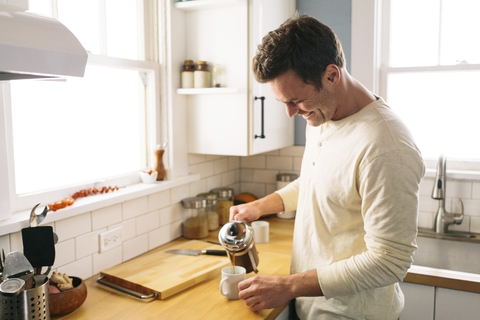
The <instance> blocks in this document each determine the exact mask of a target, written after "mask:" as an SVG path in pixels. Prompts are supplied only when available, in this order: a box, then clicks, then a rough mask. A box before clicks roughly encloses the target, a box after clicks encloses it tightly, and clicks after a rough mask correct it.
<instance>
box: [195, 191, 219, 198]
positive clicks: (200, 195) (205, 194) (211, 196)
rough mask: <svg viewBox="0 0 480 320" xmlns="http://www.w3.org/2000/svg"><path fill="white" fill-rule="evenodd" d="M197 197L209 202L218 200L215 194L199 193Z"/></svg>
mask: <svg viewBox="0 0 480 320" xmlns="http://www.w3.org/2000/svg"><path fill="white" fill-rule="evenodd" d="M197 197H202V198H205V199H207V200H216V199H217V194H216V193H214V192H205V193H199V194H197Z"/></svg>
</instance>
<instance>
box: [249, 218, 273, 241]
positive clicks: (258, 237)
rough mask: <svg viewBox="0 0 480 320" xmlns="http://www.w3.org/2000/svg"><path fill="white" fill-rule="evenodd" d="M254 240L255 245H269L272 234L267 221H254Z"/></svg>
mask: <svg viewBox="0 0 480 320" xmlns="http://www.w3.org/2000/svg"><path fill="white" fill-rule="evenodd" d="M252 228H253V240H254V241H255V243H267V242H268V240H269V234H270V224H269V223H268V222H267V221H253V222H252Z"/></svg>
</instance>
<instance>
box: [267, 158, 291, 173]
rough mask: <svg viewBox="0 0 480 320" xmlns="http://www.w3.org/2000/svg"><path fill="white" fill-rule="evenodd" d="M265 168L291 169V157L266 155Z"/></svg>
mask: <svg viewBox="0 0 480 320" xmlns="http://www.w3.org/2000/svg"><path fill="white" fill-rule="evenodd" d="M267 169H278V170H288V171H291V170H293V158H292V157H277V156H275V157H274V156H268V157H267Z"/></svg>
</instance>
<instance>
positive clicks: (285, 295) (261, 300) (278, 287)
mask: <svg viewBox="0 0 480 320" xmlns="http://www.w3.org/2000/svg"><path fill="white" fill-rule="evenodd" d="M238 289H239V290H240V293H239V297H240V299H243V300H245V304H246V305H247V306H249V307H250V309H252V311H260V310H263V309H270V308H276V307H279V306H281V305H283V304H285V303H287V302H288V301H290V300H292V299H294V298H295V297H294V296H293V295H292V294H291V292H290V290H291V286H290V285H289V282H288V281H287V277H286V276H254V277H252V278H249V279H247V280H244V281H242V282H240V283H239V284H238Z"/></svg>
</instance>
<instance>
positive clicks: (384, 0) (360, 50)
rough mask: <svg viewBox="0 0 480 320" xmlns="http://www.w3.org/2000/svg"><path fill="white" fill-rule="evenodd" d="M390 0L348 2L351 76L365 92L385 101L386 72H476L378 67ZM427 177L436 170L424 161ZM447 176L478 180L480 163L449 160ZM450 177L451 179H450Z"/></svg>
mask: <svg viewBox="0 0 480 320" xmlns="http://www.w3.org/2000/svg"><path fill="white" fill-rule="evenodd" d="M389 8H390V0H355V1H352V59H351V61H352V62H351V64H352V66H351V73H352V76H353V77H355V78H356V79H357V80H359V81H360V82H361V83H362V84H363V85H365V87H366V88H367V89H369V90H370V91H372V92H378V94H379V95H380V96H381V97H383V98H384V99H385V100H387V101H388V97H387V96H386V82H385V81H386V79H387V74H388V73H390V72H412V71H415V72H423V71H426V72H431V71H452V70H455V71H456V70H480V64H458V65H439V66H428V67H397V68H391V67H386V66H384V65H382V63H385V62H388V50H389V42H388V34H389V32H388V26H389V23H388V16H389V15H388V12H389ZM424 160H425V163H426V166H427V175H432V173H434V172H435V170H436V165H437V159H431V158H425V159H424ZM448 167H449V172H450V171H452V173H454V178H458V179H471V180H480V161H476V160H464V159H455V156H453V157H452V159H449V163H448ZM452 177H453V176H452Z"/></svg>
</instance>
